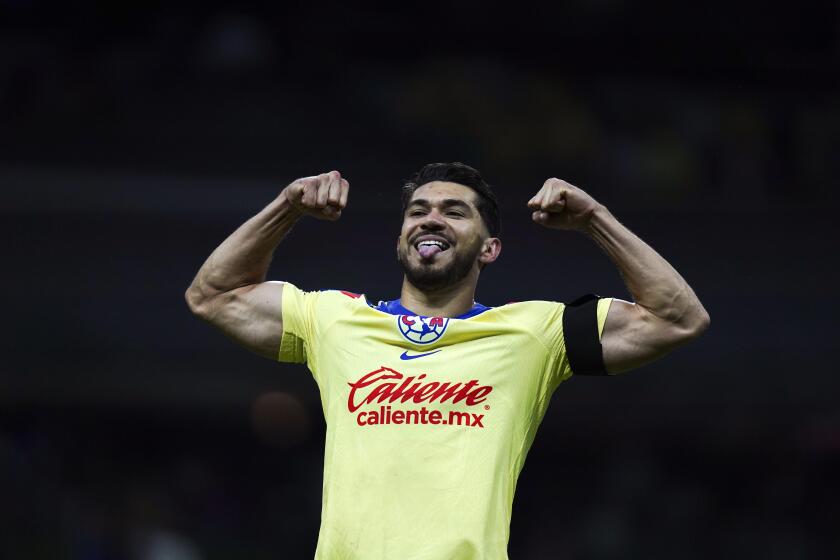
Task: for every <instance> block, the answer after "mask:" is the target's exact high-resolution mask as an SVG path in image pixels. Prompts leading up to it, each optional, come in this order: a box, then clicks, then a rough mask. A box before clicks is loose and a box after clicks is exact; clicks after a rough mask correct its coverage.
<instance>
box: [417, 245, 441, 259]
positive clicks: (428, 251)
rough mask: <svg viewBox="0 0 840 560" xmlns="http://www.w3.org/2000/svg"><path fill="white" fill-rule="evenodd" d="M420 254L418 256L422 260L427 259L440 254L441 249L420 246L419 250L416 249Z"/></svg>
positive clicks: (431, 246)
mask: <svg viewBox="0 0 840 560" xmlns="http://www.w3.org/2000/svg"><path fill="white" fill-rule="evenodd" d="M417 251H418V252H419V253H420V256H421V257H423V258H424V259H428V258H429V257H431V256H433V255H436V254H438V253H440V252H441V248H440V246H438V245H420V248H419V249H417Z"/></svg>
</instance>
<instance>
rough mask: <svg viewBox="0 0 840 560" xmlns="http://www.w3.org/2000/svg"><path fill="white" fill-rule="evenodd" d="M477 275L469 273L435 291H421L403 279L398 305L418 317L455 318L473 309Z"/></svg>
mask: <svg viewBox="0 0 840 560" xmlns="http://www.w3.org/2000/svg"><path fill="white" fill-rule="evenodd" d="M477 283H478V273H477V272H476V273H471V274H469V275H468V276H467V277H466V278H464V279H463V280H461V281H460V282H458V283H457V284H454V285H452V286H447V287H446V288H441V289H440V290H435V291H431V292H429V291H423V290H421V289H419V288H418V287H417V286H415V285H413V284H412V283H410V282H409V281H408V279H407V278H405V277H403V285H402V291H401V292H400V303H401V304H402V306H403V307H405V308H406V309H410V310H412V311H413V312H414V313H417V314H418V315H424V316H428V317H457V316H459V315H463V314H464V313H466V312H467V311H469V310H470V309H472V307H473V303H474V300H475V286H476V284H477Z"/></svg>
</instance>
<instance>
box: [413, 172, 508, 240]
mask: <svg viewBox="0 0 840 560" xmlns="http://www.w3.org/2000/svg"><path fill="white" fill-rule="evenodd" d="M432 181H446V182H448V183H458V184H459V185H464V186H465V187H469V188H471V189H472V190H473V191H475V193H476V194H477V195H478V196H477V197H476V208H478V213H479V215H481V219H482V220H483V221H484V225H485V226H486V227H487V231H488V232H489V233H490V237H498V236H499V233H500V232H501V229H502V222H501V220H500V219H499V202H498V201H497V200H496V195H495V194H493V191H492V190H490V185H488V184H487V182H486V181H485V180H484V179H483V178H482V177H481V173H479V172H478V170H477V169H475V168H472V167H470V166H469V165H466V164H464V163H461V162H460V161H455V162H452V163H427V164H426V165H424V166H423V167H421V168H420V171H418V172H416V173H415V174H414V175H412V176H411V177H410V178H409V179H408V181H406V182H405V184H404V185H403V188H402V213H403V215H405V211H406V208H408V203H409V202H411V197H412V196H413V195H414V191H416V190H417V189H418V188H420V187H422V186H423V185H425V184H426V183H431V182H432Z"/></svg>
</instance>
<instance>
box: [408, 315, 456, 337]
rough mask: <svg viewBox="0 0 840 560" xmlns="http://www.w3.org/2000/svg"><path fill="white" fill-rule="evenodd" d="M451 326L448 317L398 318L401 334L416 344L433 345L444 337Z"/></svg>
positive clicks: (410, 316)
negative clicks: (447, 328)
mask: <svg viewBox="0 0 840 560" xmlns="http://www.w3.org/2000/svg"><path fill="white" fill-rule="evenodd" d="M448 325H449V318H448V317H418V316H417V315H399V316H397V328H398V329H400V333H401V334H402V335H403V336H404V337H405V338H407V339H408V340H410V341H411V342H413V343H415V344H431V343H432V342H435V341H436V340H438V339H440V337H442V336H443V333H444V332H445V331H446V327H447V326H448Z"/></svg>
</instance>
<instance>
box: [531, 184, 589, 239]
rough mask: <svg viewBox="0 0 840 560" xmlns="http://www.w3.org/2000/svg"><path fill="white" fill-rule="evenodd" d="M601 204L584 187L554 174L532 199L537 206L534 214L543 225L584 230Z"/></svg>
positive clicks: (534, 205)
mask: <svg viewBox="0 0 840 560" xmlns="http://www.w3.org/2000/svg"><path fill="white" fill-rule="evenodd" d="M600 206H601V205H600V204H598V202H596V201H595V199H594V198H592V197H591V196H589V195H588V194H586V193H585V192H584V191H582V190H581V189H579V188H577V187H576V186H574V185H571V184H569V183H567V182H566V181H563V180H560V179H554V178H551V179H549V180H548V181H546V182H545V183H544V184H543V186H542V188H541V189H540V190H539V192H537V194H535V195H534V197H533V198H532V199H531V200H529V201H528V208H530V209H531V210H533V211H534V212H533V214H531V218H532V219H533V220H534V221H535V222H537V223H538V224H540V225H543V226H545V227H549V228H554V229H574V230H578V231H583V230H585V229H586V227H587V226H588V225H589V221H590V220H591V219H592V213H593V212H595V210H596V209H598V208H599V207H600Z"/></svg>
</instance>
